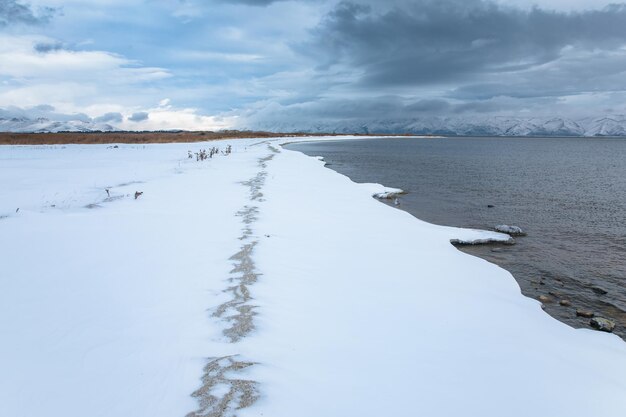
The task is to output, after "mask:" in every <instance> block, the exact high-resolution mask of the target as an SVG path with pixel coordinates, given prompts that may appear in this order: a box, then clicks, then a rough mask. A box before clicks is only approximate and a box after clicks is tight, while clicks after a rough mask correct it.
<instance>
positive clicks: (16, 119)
mask: <svg viewBox="0 0 626 417" xmlns="http://www.w3.org/2000/svg"><path fill="white" fill-rule="evenodd" d="M237 128H238V129H250V130H260V131H268V132H310V133H346V134H347V133H372V134H376V133H381V134H394V133H397V134H402V133H412V134H424V135H447V136H626V116H624V115H616V116H610V117H607V116H603V117H595V118H592V117H589V118H584V119H578V120H574V119H568V118H561V117H551V118H538V117H504V116H495V117H482V118H481V117H423V118H414V119H395V120H394V119H391V120H390V119H374V120H359V119H351V120H278V121H276V120H275V121H272V120H261V119H259V120H256V119H255V120H248V121H245V120H244V121H243V122H242V123H241V125H240V126H237ZM115 130H120V129H119V128H117V127H116V126H114V125H111V124H109V123H104V122H98V121H96V119H91V118H88V117H84V116H83V117H77V118H75V119H71V118H69V119H68V118H65V119H64V120H54V118H52V117H41V116H40V117H28V116H25V115H19V116H15V115H13V116H8V115H3V114H1V113H0V131H2V132H60V131H70V132H91V131H115Z"/></svg>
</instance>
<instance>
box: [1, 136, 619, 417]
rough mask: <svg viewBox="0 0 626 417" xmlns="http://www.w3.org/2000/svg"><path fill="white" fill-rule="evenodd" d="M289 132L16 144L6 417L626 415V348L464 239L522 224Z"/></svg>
mask: <svg viewBox="0 0 626 417" xmlns="http://www.w3.org/2000/svg"><path fill="white" fill-rule="evenodd" d="M325 139H330V140H337V139H338V138H337V137H332V138H318V140H325ZM345 139H348V137H346V138H345ZM306 140H311V138H307V139H306ZM284 141H285V139H284V138H281V139H275V140H274V139H265V138H264V139H256V140H255V139H250V140H234V141H220V142H211V143H193V144H160V145H119V147H117V148H113V147H111V146H106V145H82V146H78V145H76V146H73V145H67V146H46V147H36V146H34V147H24V146H19V147H18V146H0V161H2V164H1V165H0V174H1V175H0V186H1V188H0V189H1V190H2V191H1V193H2V198H1V199H0V236H2V238H1V239H0V253H2V265H3V274H2V278H1V280H2V281H1V287H2V288H1V291H0V332H2V334H3V335H5V338H4V341H3V343H2V344H0V358H2V359H0V361H1V362H2V363H1V365H2V369H3V372H2V375H1V376H0V415H13V416H18V415H19V416H36V415H42V414H45V415H50V416H63V417H74V416H77V417H78V416H81V417H82V416H84V415H85V412H86V410H88V413H89V414H90V415H94V416H107V417H108V416H111V417H119V416H129V415H132V416H151V417H153V416H176V415H178V416H185V415H187V416H190V417H195V416H204V415H213V416H234V415H237V416H239V417H246V416H262V415H263V416H298V417H307V416H311V417H313V416H315V417H319V416H345V415H359V416H377V417H378V416H381V415H426V416H498V417H499V416H502V415H507V416H520V417H521V416H529V415H545V416H548V415H552V416H565V415H567V416H581V417H582V416H590V415H593V416H601V417H613V416H615V417H622V416H623V415H625V414H626V396H624V395H623V394H624V392H626V344H624V342H623V341H622V340H621V339H619V338H618V337H617V336H615V335H611V334H606V333H600V332H595V331H591V330H586V329H573V328H571V327H569V326H567V325H565V324H563V323H561V322H558V321H556V320H555V319H553V318H551V317H550V316H549V315H547V314H545V313H544V312H543V311H542V310H541V307H540V304H539V302H537V301H535V300H532V299H529V298H526V297H524V296H522V294H521V292H520V289H519V286H518V285H517V283H516V282H515V280H514V279H513V277H512V276H511V275H510V273H508V272H507V271H505V270H503V269H502V268H499V267H497V266H496V265H493V264H490V263H488V262H486V261H484V260H482V259H479V258H475V257H472V256H469V255H467V254H464V253H462V252H460V251H458V250H457V249H456V248H454V246H453V245H451V244H450V241H452V240H455V239H457V240H462V241H468V242H469V241H474V240H478V239H487V238H503V236H506V235H501V234H499V233H496V232H489V231H481V230H466V229H458V228H453V227H444V226H437V225H432V224H429V223H426V222H423V221H421V220H418V219H416V218H415V217H413V216H411V215H410V214H408V213H406V212H403V211H401V210H396V209H393V208H391V207H389V206H387V205H385V204H381V203H380V202H379V201H376V199H375V198H372V196H373V195H375V194H378V193H386V192H390V191H391V190H390V189H389V188H386V187H384V186H382V185H379V184H356V183H354V182H352V181H351V180H350V179H349V178H347V177H345V176H343V175H340V174H338V173H336V172H335V171H332V170H330V169H326V168H324V163H323V161H320V160H319V159H317V158H311V157H307V156H305V155H303V154H301V153H299V152H295V151H289V150H286V149H284V148H282V147H281V146H280V144H281V143H282V142H284ZM290 141H293V139H292V138H290ZM229 145H230V146H232V153H230V154H228V155H226V154H224V149H225V148H226V147H227V146H229ZM212 146H218V147H219V148H220V154H218V155H217V156H215V157H213V158H210V159H208V160H205V161H197V160H196V158H195V157H194V154H195V153H196V152H199V151H200V149H207V148H210V147H212ZM188 151H191V154H192V158H188ZM135 192H142V193H143V194H141V195H139V196H138V197H137V198H135ZM507 237H508V236H507ZM192 394H193V396H192Z"/></svg>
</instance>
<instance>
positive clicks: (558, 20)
mask: <svg viewBox="0 0 626 417" xmlns="http://www.w3.org/2000/svg"><path fill="white" fill-rule="evenodd" d="M625 91H626V4H617V3H612V4H611V3H610V2H604V1H602V0H569V1H566V0H538V1H535V2H533V1H526V0H500V1H484V0H385V1H380V0H379V1H374V0H354V1H336V0H317V1H315V0H230V1H229V0H149V1H148V0H145V1H142V0H108V1H106V0H89V1H87V0H85V1H83V0H69V1H61V0H30V1H27V0H24V1H21V0H20V1H16V0H0V117H3V115H4V116H5V117H6V116H25V117H30V118H36V117H46V118H50V119H55V120H85V121H95V122H102V123H110V124H112V125H115V126H117V127H120V128H124V129H130V130H144V129H150V130H151V129H189V130H200V129H208V130H216V129H226V128H257V127H268V126H269V127H271V126H272V124H273V123H276V124H278V125H280V124H281V123H282V124H284V123H291V124H297V123H299V121H311V120H319V121H323V122H326V123H341V122H342V121H345V120H364V121H366V120H368V119H378V120H382V119H385V120H386V119H389V120H391V119H411V118H428V117H491V116H498V115H505V116H527V117H539V116H560V117H571V118H582V117H596V116H602V115H607V114H624V113H626V92H625Z"/></svg>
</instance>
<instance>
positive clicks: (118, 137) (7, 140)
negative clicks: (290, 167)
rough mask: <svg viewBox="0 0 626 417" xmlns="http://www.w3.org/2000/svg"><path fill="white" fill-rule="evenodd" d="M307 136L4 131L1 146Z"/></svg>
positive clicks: (223, 133) (255, 133) (175, 141)
mask: <svg viewBox="0 0 626 417" xmlns="http://www.w3.org/2000/svg"><path fill="white" fill-rule="evenodd" d="M296 136H308V135H307V134H293V133H289V134H287V133H271V132H249V131H239V130H227V131H222V132H62V133H9V132H0V145H61V144H98V143H100V144H106V143H185V142H203V141H209V140H217V139H235V138H266V137H296Z"/></svg>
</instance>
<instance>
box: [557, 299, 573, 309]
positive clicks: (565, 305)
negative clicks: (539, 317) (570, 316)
mask: <svg viewBox="0 0 626 417" xmlns="http://www.w3.org/2000/svg"><path fill="white" fill-rule="evenodd" d="M559 305H562V306H563V307H569V306H571V305H572V303H571V302H570V301H569V300H561V301H559Z"/></svg>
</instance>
